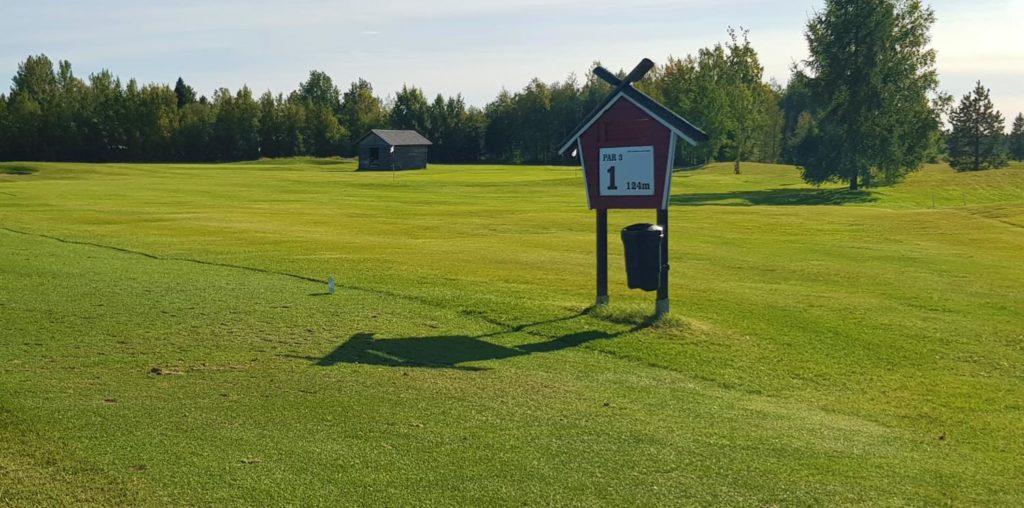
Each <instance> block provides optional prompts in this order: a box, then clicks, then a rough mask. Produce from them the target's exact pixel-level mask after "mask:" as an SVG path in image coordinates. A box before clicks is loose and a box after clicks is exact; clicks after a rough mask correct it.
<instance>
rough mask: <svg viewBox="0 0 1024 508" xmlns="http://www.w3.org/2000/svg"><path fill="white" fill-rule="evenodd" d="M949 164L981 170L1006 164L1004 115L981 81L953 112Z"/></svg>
mask: <svg viewBox="0 0 1024 508" xmlns="http://www.w3.org/2000/svg"><path fill="white" fill-rule="evenodd" d="M949 119H950V123H951V124H952V125H953V130H952V131H951V132H950V133H949V139H948V140H947V142H948V144H949V165H950V166H953V169H956V170H957V171H978V170H981V169H990V168H999V167H1003V166H1005V165H1006V147H1005V146H1004V144H1003V142H1004V139H1003V135H1004V130H1005V126H1004V123H1003V115H1002V114H1000V113H999V112H998V111H996V109H995V106H993V105H992V100H991V99H990V98H989V90H988V89H987V88H985V87H984V86H982V84H981V81H978V84H977V85H976V86H975V87H974V90H973V91H972V92H970V93H968V94H967V95H964V96H963V98H962V99H960V105H959V106H957V108H956V109H954V110H953V112H952V114H951V115H950V118H949Z"/></svg>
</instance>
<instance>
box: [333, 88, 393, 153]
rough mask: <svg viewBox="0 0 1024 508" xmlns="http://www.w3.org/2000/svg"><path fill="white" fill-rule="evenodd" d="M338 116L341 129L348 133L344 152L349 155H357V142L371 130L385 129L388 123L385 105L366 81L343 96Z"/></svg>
mask: <svg viewBox="0 0 1024 508" xmlns="http://www.w3.org/2000/svg"><path fill="white" fill-rule="evenodd" d="M338 116H339V120H340V123H341V127H342V128H344V129H345V131H346V132H347V133H348V139H347V140H346V143H345V144H346V146H345V150H344V153H345V154H347V155H355V153H356V150H357V147H356V141H358V140H359V138H361V137H363V135H365V134H366V133H367V132H369V131H370V129H376V128H379V127H384V126H385V125H386V123H387V118H386V116H385V114H384V105H383V104H382V102H381V100H380V99H379V98H377V97H376V96H374V95H373V86H372V85H370V82H369V81H366V80H365V79H360V80H359V81H356V82H354V83H352V86H351V87H349V89H348V91H347V92H345V94H344V96H342V99H341V113H340V114H339V115H338Z"/></svg>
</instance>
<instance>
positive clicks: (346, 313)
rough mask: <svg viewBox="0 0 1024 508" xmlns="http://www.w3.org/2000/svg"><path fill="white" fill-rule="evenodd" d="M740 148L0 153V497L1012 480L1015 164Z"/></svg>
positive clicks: (1016, 472) (504, 500)
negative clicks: (648, 244) (686, 163)
mask: <svg viewBox="0 0 1024 508" xmlns="http://www.w3.org/2000/svg"><path fill="white" fill-rule="evenodd" d="M744 171H745V172H744V174H742V175H733V174H731V167H730V166H729V165H714V166H711V167H709V168H706V169H701V170H696V171H689V172H682V173H677V174H676V175H675V179H674V182H673V194H674V195H673V197H672V204H673V206H672V208H671V221H672V243H671V256H672V259H671V262H672V274H671V280H672V287H671V297H672V304H673V311H672V312H673V315H672V317H671V318H670V319H669V320H667V321H666V322H663V323H659V324H656V325H650V324H649V323H646V322H645V320H644V319H645V317H646V316H647V315H648V314H649V313H650V311H652V310H653V296H652V295H650V294H642V293H632V292H629V291H627V290H626V289H625V280H624V278H625V275H624V270H623V268H622V259H621V250H622V249H621V244H620V243H619V241H618V238H617V236H615V237H613V238H611V239H610V246H611V249H610V250H611V252H610V254H611V257H610V260H609V266H610V274H609V275H610V289H611V299H612V304H611V306H610V307H609V308H607V309H606V310H602V311H598V312H596V313H590V312H588V309H587V306H588V305H589V304H590V303H591V302H592V300H593V292H594V288H593V284H594V281H593V279H594V233H593V230H594V216H593V213H592V212H590V211H588V210H587V209H586V204H585V197H584V189H583V183H582V181H581V175H580V172H579V170H578V169H575V168H554V167H514V166H432V167H431V168H430V169H428V170H425V171H418V172H404V173H399V174H397V175H393V174H390V173H364V172H355V171H354V163H351V162H339V161H330V160H302V159H299V160H282V161H261V162H254V163H238V164H224V165H146V164H123V165H122V164H104V165H90V164H57V163H54V164H35V163H19V164H0V263H2V265H0V503H14V504H18V505H30V504H39V503H71V502H90V503H99V504H124V503H132V504H178V505H180V504H208V503H210V504H218V503H221V504H222V503H229V502H236V503H248V504H256V503H291V504H310V503H322V504H334V503H338V502H347V503H359V502H373V503H384V504H419V503H434V504H439V503H446V504H455V503H457V504H474V505H484V504H495V503H496V504H597V503H604V504H612V505H614V504H675V503H698V504H709V503H725V504H744V505H751V504H758V505H767V504H834V503H864V504H872V505H874V504H883V505H888V504H907V503H915V504H917V503H921V504H936V503H969V504H1001V505H1018V506H1019V505H1021V504H1022V503H1024V488H1022V486H1024V427H1022V422H1024V167H1022V166H1021V165H1016V166H1011V167H1010V168H1008V169H1003V170H995V171H987V172H979V173H972V174H956V173H954V172H953V171H952V170H950V169H949V168H948V167H945V166H933V167H927V168H925V169H924V170H922V171H921V172H919V173H917V174H914V175H911V176H910V177H909V179H908V180H907V181H906V182H904V183H901V184H899V185H896V186H893V187H889V188H880V189H872V190H869V191H867V192H863V193H854V194H851V193H849V192H845V191H841V190H838V189H832V188H823V189H815V188H810V187H808V186H806V185H804V184H803V183H801V182H800V180H799V177H798V173H797V171H796V170H795V169H794V168H792V167H788V166H773V165H756V164H746V165H744ZM653 219H654V212H653V211H646V212H645V211H642V212H630V211H612V212H611V213H610V222H611V230H612V231H613V234H615V235H617V231H618V229H619V228H621V227H623V226H625V225H628V224H631V223H634V222H642V221H646V222H652V221H653ZM331 274H333V275H334V277H335V279H336V280H337V282H338V290H337V292H336V294H334V295H327V294H325V293H326V280H327V278H328V276H329V275H331Z"/></svg>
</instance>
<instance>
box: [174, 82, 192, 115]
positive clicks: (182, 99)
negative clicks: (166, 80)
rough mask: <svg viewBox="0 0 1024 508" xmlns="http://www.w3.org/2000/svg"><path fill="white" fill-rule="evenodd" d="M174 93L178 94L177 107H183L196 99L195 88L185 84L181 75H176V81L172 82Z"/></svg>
mask: <svg viewBox="0 0 1024 508" xmlns="http://www.w3.org/2000/svg"><path fill="white" fill-rule="evenodd" d="M174 95H176V96H178V107H179V108H183V107H185V106H186V105H188V104H192V103H193V102H195V101H196V91H195V89H194V88H192V87H190V86H188V85H186V84H185V80H184V79H181V77H178V82H177V83H175V84H174Z"/></svg>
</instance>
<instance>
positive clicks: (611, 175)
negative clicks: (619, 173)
mask: <svg viewBox="0 0 1024 508" xmlns="http://www.w3.org/2000/svg"><path fill="white" fill-rule="evenodd" d="M616 189H618V187H616V186H615V166H612V167H610V168H608V190H616Z"/></svg>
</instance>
